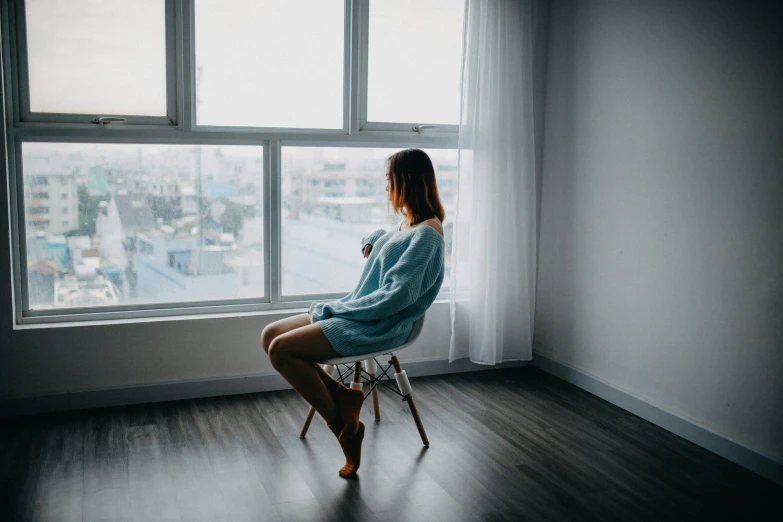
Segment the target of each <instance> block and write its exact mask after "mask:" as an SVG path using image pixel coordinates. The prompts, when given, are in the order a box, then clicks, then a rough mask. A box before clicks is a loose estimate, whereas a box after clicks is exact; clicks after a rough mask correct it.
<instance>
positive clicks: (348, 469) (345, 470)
mask: <svg viewBox="0 0 783 522" xmlns="http://www.w3.org/2000/svg"><path fill="white" fill-rule="evenodd" d="M328 426H329V429H331V430H332V433H334V435H335V436H336V437H339V435H338V434H339V432H340V430H341V427H340V426H339V423H333V424H328ZM362 440H364V423H363V422H361V421H360V422H359V427H358V429H357V430H356V435H354V436H353V438H351V439H350V440H347V441H339V438H338V441H339V442H340V447H341V448H342V450H343V455H345V466H343V467H342V468H340V471H339V475H340V476H341V477H342V478H346V479H347V478H353V477H355V476H356V472H357V471H358V470H359V464H360V463H361V460H362Z"/></svg>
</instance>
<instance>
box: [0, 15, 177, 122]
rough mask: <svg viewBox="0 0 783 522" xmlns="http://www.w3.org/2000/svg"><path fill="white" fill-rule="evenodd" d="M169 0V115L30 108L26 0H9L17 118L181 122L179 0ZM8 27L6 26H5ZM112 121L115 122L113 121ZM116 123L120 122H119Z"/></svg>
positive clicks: (167, 50)
mask: <svg viewBox="0 0 783 522" xmlns="http://www.w3.org/2000/svg"><path fill="white" fill-rule="evenodd" d="M164 1H165V17H166V20H165V30H166V35H165V41H166V116H138V115H126V114H119V113H111V114H99V113H95V114H68V113H43V112H31V111H30V76H29V71H28V60H27V31H26V24H25V16H26V15H25V5H24V0H11V1H9V2H8V3H7V6H8V7H7V9H8V11H9V12H8V15H7V16H8V18H9V19H10V20H14V23H13V24H12V25H11V27H10V31H9V32H10V35H9V36H10V37H11V38H12V39H13V41H14V46H15V49H16V52H14V53H12V55H11V64H10V65H11V67H10V70H11V71H12V72H13V73H14V74H13V77H14V78H16V79H17V82H18V84H17V85H16V95H17V103H16V104H15V110H16V113H15V114H14V120H15V121H17V122H19V123H20V124H26V123H41V124H53V125H57V124H71V125H74V126H87V127H92V126H98V125H99V120H98V119H99V118H102V117H115V118H117V117H119V118H123V119H124V120H125V123H124V125H140V126H144V125H170V126H176V125H177V92H178V89H177V83H176V79H177V77H178V75H177V69H178V68H179V67H180V63H179V62H180V61H181V60H178V59H177V57H178V56H179V55H178V53H177V52H176V47H177V45H176V38H177V31H176V28H177V3H178V1H177V0H164ZM4 27H5V26H4ZM109 125H111V124H109ZM115 125H116V124H115Z"/></svg>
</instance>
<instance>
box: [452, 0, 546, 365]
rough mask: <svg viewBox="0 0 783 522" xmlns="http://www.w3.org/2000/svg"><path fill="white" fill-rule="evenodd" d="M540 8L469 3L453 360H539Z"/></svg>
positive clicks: (528, 2)
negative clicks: (536, 89)
mask: <svg viewBox="0 0 783 522" xmlns="http://www.w3.org/2000/svg"><path fill="white" fill-rule="evenodd" d="M542 7H543V4H542V2H539V1H533V0H468V1H467V3H466V8H465V29H464V42H463V63H462V108H461V115H460V136H459V142H460V144H459V148H460V159H459V190H458V202H457V212H456V216H452V219H454V237H453V243H452V254H451V255H452V272H451V283H450V285H451V292H450V293H451V307H450V308H451V344H450V349H449V361H453V360H455V359H460V358H464V357H470V360H471V361H473V362H476V363H480V364H497V363H500V362H503V361H513V360H530V359H532V355H533V322H534V312H535V288H536V287H535V284H536V228H537V227H536V216H537V209H536V199H537V198H536V193H537V186H536V179H537V177H536V164H537V158H536V154H537V147H536V143H537V142H538V140H536V137H535V130H536V125H535V122H534V118H535V117H536V110H535V106H534V92H533V91H534V87H535V82H534V74H535V66H534V58H535V57H534V39H535V37H536V30H537V27H538V24H539V21H540V20H541V19H542V15H543V9H542ZM539 36H540V31H539Z"/></svg>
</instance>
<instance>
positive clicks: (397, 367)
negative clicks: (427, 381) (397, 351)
mask: <svg viewBox="0 0 783 522" xmlns="http://www.w3.org/2000/svg"><path fill="white" fill-rule="evenodd" d="M391 363H392V365H393V366H394V371H395V372H397V373H402V368H401V367H400V361H398V360H397V356H395V355H394V354H392V356H391ZM406 381H407V377H406ZM398 385H399V381H398ZM401 391H402V392H403V393H405V391H406V390H401ZM411 395H412V393H411V391H410V390H408V393H405V394H404V396H403V397H404V398H403V400H404V401H405V402H407V403H408V407H409V408H410V409H411V415H412V416H413V422H415V423H416V428H417V429H418V430H419V435H420V436H421V442H422V444H424V445H425V446H429V445H430V441H429V439H428V438H427V434H426V433H425V432H424V425H422V423H421V418H420V417H419V411H418V410H417V409H416V404H415V403H414V402H413V397H412V396H411Z"/></svg>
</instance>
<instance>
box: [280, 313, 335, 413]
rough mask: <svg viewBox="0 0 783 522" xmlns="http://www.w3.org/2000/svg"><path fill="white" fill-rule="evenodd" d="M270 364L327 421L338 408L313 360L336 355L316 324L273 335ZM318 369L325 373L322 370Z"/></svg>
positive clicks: (321, 359) (316, 360)
mask: <svg viewBox="0 0 783 522" xmlns="http://www.w3.org/2000/svg"><path fill="white" fill-rule="evenodd" d="M268 353H269V359H270V361H271V362H272V366H274V367H275V369H276V370H277V371H278V372H279V373H280V375H282V376H283V378H285V380H287V381H288V382H289V383H290V384H291V386H293V387H294V389H295V390H296V391H298V392H299V394H300V395H301V396H302V397H304V399H305V400H306V401H307V402H309V403H310V404H311V405H312V406H313V407H314V408H315V409H316V411H317V412H318V413H320V414H321V416H322V417H323V418H324V419H325V420H326V422H327V423H331V422H333V420H334V419H335V418H336V417H337V415H338V411H337V406H336V405H335V402H334V399H333V398H332V396H331V394H330V393H329V390H327V388H326V385H325V384H324V382H323V381H322V380H321V376H320V375H319V371H318V369H317V367H316V364H315V363H316V362H318V361H323V360H325V359H330V358H332V357H339V356H340V354H339V353H337V352H336V351H335V350H334V348H332V345H331V343H329V340H328V339H327V338H326V336H325V335H324V333H323V331H322V330H321V327H320V326H319V325H318V324H308V325H306V326H302V327H299V328H296V329H293V330H290V331H289V332H287V333H284V334H282V335H279V336H277V337H275V338H274V340H273V341H272V342H271V344H270V346H269V351H268ZM320 373H324V375H325V372H323V370H321V372H320Z"/></svg>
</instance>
